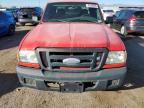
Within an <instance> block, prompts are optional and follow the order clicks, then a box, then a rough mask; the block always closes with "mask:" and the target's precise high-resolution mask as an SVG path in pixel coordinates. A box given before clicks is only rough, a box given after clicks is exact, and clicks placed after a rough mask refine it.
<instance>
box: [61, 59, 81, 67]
mask: <svg viewBox="0 0 144 108" xmlns="http://www.w3.org/2000/svg"><path fill="white" fill-rule="evenodd" d="M79 63H80V60H79V59H77V58H66V59H64V60H63V64H66V65H76V64H79Z"/></svg>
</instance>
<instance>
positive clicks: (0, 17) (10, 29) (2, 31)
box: [0, 11, 16, 36]
mask: <svg viewBox="0 0 144 108" xmlns="http://www.w3.org/2000/svg"><path fill="white" fill-rule="evenodd" d="M15 25H16V22H15V20H14V17H13V14H12V13H11V12H7V11H0V36H2V35H6V34H9V35H12V34H14V32H15Z"/></svg>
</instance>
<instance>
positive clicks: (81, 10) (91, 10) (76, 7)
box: [43, 3, 102, 23]
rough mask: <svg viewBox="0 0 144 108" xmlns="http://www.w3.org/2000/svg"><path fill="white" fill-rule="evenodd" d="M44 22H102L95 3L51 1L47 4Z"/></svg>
mask: <svg viewBox="0 0 144 108" xmlns="http://www.w3.org/2000/svg"><path fill="white" fill-rule="evenodd" d="M43 21H44V22H97V23H99V22H102V17H101V13H100V10H99V7H98V5H97V4H87V3H51V4H48V6H47V8H46V11H45V14H44V17H43Z"/></svg>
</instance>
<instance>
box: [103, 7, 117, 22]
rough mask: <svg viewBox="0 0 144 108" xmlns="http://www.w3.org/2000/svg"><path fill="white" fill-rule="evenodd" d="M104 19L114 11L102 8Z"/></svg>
mask: <svg viewBox="0 0 144 108" xmlns="http://www.w3.org/2000/svg"><path fill="white" fill-rule="evenodd" d="M102 13H103V17H104V20H105V21H106V20H107V17H111V16H113V15H114V14H115V13H114V11H113V10H102Z"/></svg>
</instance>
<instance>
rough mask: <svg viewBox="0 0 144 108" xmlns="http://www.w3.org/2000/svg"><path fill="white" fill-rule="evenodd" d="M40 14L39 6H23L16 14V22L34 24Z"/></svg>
mask: <svg viewBox="0 0 144 108" xmlns="http://www.w3.org/2000/svg"><path fill="white" fill-rule="evenodd" d="M41 15H42V9H41V8H40V7H24V8H20V10H19V14H18V22H19V23H20V24H21V25H22V26H24V25H25V24H26V23H32V24H36V23H38V22H39V20H40V18H41Z"/></svg>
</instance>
